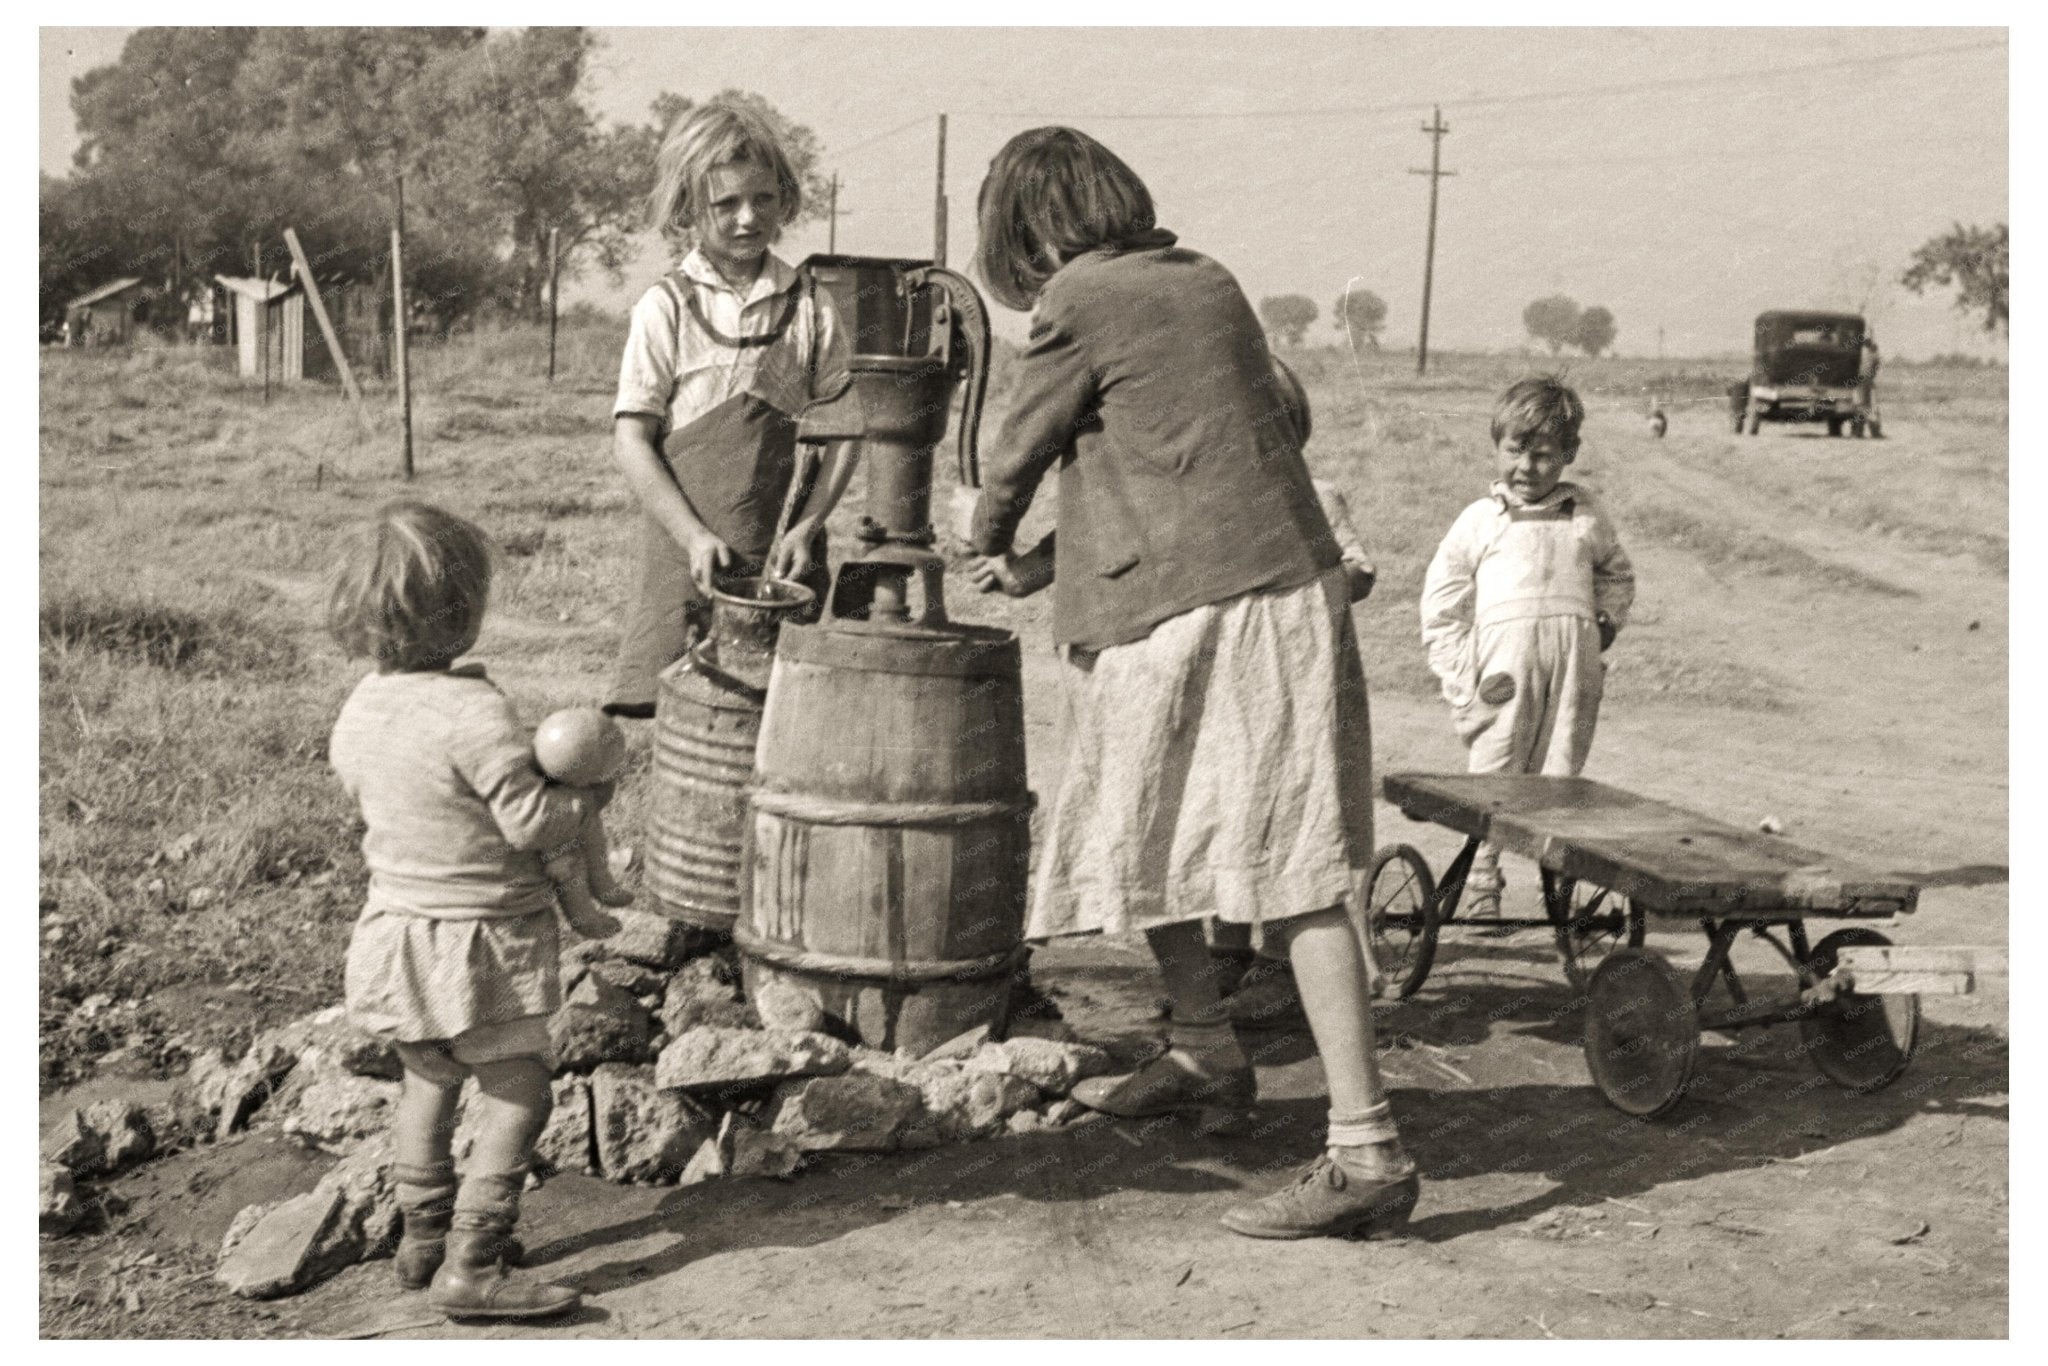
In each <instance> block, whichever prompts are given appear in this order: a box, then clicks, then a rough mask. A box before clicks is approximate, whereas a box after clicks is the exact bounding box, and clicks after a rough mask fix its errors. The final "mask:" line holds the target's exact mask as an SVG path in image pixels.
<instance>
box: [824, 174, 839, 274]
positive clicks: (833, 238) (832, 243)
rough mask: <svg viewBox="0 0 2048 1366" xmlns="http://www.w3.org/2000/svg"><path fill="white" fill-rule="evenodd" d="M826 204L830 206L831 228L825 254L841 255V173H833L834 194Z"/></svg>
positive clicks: (828, 232)
mask: <svg viewBox="0 0 2048 1366" xmlns="http://www.w3.org/2000/svg"><path fill="white" fill-rule="evenodd" d="M826 203H827V204H828V205H829V206H830V209H829V213H830V216H831V226H830V227H828V228H826V229H825V253H826V255H828V256H836V255H838V254H839V172H837V171H834V172H833V173H832V193H831V195H830V196H829V197H828V198H827V200H826Z"/></svg>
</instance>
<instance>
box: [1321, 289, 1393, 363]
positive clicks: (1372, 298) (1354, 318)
mask: <svg viewBox="0 0 2048 1366" xmlns="http://www.w3.org/2000/svg"><path fill="white" fill-rule="evenodd" d="M1330 312H1331V313H1333V314H1335V315H1336V318H1337V328H1338V330H1339V331H1341V332H1344V333H1346V334H1347V335H1349V334H1353V333H1363V334H1364V335H1365V341H1366V345H1368V346H1370V347H1371V348H1372V349H1373V350H1375V351H1377V350H1379V349H1380V330H1381V329H1382V328H1384V327H1385V326H1386V325H1387V301H1386V300H1385V299H1382V298H1381V297H1380V296H1379V295H1377V294H1375V293H1373V292H1372V291H1371V290H1369V289H1347V290H1345V291H1344V292H1343V293H1342V294H1339V295H1338V296H1337V302H1336V303H1334V304H1332V305H1330Z"/></svg>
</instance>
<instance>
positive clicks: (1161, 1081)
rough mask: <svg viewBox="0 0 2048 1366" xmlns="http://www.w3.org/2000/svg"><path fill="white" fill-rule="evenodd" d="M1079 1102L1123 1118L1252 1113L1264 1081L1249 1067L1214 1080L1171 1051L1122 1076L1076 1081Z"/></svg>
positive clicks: (1075, 1094) (1227, 1073) (1075, 1095)
mask: <svg viewBox="0 0 2048 1366" xmlns="http://www.w3.org/2000/svg"><path fill="white" fill-rule="evenodd" d="M1072 1095H1073V1098H1074V1099H1075V1100H1077V1101H1079V1102H1081V1104H1083V1105H1085V1106H1087V1107H1088V1108H1089V1109H1091V1110H1100V1111H1102V1112H1103V1113H1104V1114H1106V1115H1115V1116H1117V1117H1118V1118H1119V1119H1143V1118H1146V1117H1148V1116H1151V1115H1171V1114H1186V1113H1193V1114H1196V1115H1198V1116H1204V1117H1206V1116H1208V1115H1209V1114H1210V1113H1211V1112H1218V1111H1222V1112H1229V1111H1239V1110H1248V1109H1250V1108H1251V1106H1252V1103H1253V1102H1254V1101H1255V1100H1256V1099H1257V1098H1258V1078H1257V1077H1256V1076H1255V1075H1254V1074H1253V1072H1252V1069H1251V1068H1250V1067H1249V1066H1246V1067H1239V1068H1233V1069H1232V1070H1231V1071H1228V1072H1222V1073H1218V1074H1217V1075H1215V1076H1209V1075H1207V1074H1205V1073H1201V1072H1197V1071H1195V1070H1194V1069H1192V1068H1190V1067H1188V1066H1187V1065H1186V1064H1184V1063H1182V1062H1181V1060H1180V1056H1179V1055H1178V1054H1176V1053H1174V1052H1172V1051H1171V1050H1169V1051H1167V1052H1165V1053H1162V1054H1160V1055H1159V1056H1158V1057H1156V1058H1154V1059H1153V1060H1152V1061H1151V1062H1148V1063H1146V1064H1145V1065H1144V1066H1143V1067H1141V1068H1139V1069H1138V1070H1137V1071H1135V1072H1131V1073H1127V1074H1126V1075H1124V1076H1121V1077H1090V1078H1089V1079H1088V1080H1086V1081H1081V1082H1076V1083H1075V1084H1074V1089H1073V1092H1072Z"/></svg>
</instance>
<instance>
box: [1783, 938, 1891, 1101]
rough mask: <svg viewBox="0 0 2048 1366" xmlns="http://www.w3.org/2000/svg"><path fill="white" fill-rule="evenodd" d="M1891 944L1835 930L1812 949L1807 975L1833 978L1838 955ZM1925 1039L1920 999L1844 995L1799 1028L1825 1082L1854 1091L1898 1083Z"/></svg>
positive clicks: (1878, 939)
mask: <svg viewBox="0 0 2048 1366" xmlns="http://www.w3.org/2000/svg"><path fill="white" fill-rule="evenodd" d="M1891 942H1892V941H1891V940H1889V939H1887V938H1885V937H1884V936H1883V935H1881V934H1879V933H1878V932H1877V931H1876V930H1867V929H1863V928H1862V927H1860V926H1859V927H1856V928H1853V929H1846V930H1836V931H1835V932H1834V933H1833V934H1830V935H1828V936H1827V937H1826V938H1824V939H1822V940H1821V941H1820V942H1819V943H1818V944H1815V945H1814V946H1813V952H1811V953H1810V954H1808V955H1807V958H1806V966H1807V970H1808V971H1809V972H1810V973H1811V974H1812V977H1813V980H1814V981H1815V982H1819V981H1823V980H1825V979H1826V978H1828V977H1829V976H1831V975H1832V974H1833V973H1834V970H1835V958H1836V955H1837V953H1838V952H1839V951H1840V950H1842V949H1843V948H1846V947H1848V946H1850V945H1852V944H1853V945H1858V946H1863V945H1873V946H1881V945H1885V944H1889V943H1891ZM1919 1037H1920V998H1919V997H1918V996H1910V995H1882V996H1866V995H1864V994H1863V993H1862V992H1859V991H1845V992H1843V993H1842V994H1841V995H1839V996H1837V997H1835V998H1834V999H1833V1000H1832V1001H1829V1002H1827V1003H1826V1004H1824V1005H1822V1006H1820V1007H1818V1008H1817V1009H1816V1010H1815V1011H1814V1012H1813V1013H1812V1014H1811V1015H1808V1016H1806V1017H1805V1018H1804V1019H1802V1020H1800V1022H1799V1041H1800V1042H1801V1043H1802V1044H1804V1045H1805V1046H1806V1056H1807V1057H1809V1058H1811V1059H1813V1065H1814V1066H1815V1067H1817V1068H1819V1069H1820V1073H1821V1075H1822V1076H1824V1077H1826V1078H1827V1079H1828V1080H1829V1081H1831V1082H1834V1083H1835V1084H1836V1085H1837V1086H1846V1087H1847V1088H1849V1089H1850V1090H1851V1091H1862V1092H1870V1091H1881V1090H1883V1089H1884V1088H1885V1087H1887V1086H1889V1085H1891V1084H1892V1083H1893V1082H1894V1081H1896V1080H1898V1077H1899V1073H1901V1072H1903V1071H1905V1070H1906V1064H1907V1063H1908V1062H1910V1061H1911V1060H1912V1057H1913V1048H1914V1046H1915V1044H1917V1043H1918V1042H1919Z"/></svg>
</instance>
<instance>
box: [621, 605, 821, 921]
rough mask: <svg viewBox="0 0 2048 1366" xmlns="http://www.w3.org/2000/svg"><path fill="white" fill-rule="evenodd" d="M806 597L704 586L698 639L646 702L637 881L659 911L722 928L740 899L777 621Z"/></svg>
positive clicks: (796, 609) (801, 608)
mask: <svg viewBox="0 0 2048 1366" xmlns="http://www.w3.org/2000/svg"><path fill="white" fill-rule="evenodd" d="M813 601H814V598H813V595H812V594H811V593H810V592H809V591H807V590H806V589H804V588H803V587H802V586H800V585H796V584H789V583H779V582H776V581H773V580H742V581H739V582H737V583H734V584H731V585H726V586H724V587H723V589H722V590H719V591H714V592H713V593H712V629H711V633H710V635H709V636H708V637H706V639H704V640H703V641H700V642H699V643H698V644H697V646H696V647H695V648H694V649H692V650H691V651H690V652H689V653H688V654H686V655H684V656H683V657H682V658H681V659H679V660H677V661H676V662H675V663H674V664H671V665H670V666H669V667H668V668H667V669H666V670H664V671H663V672H662V675H661V680H660V690H659V692H658V693H657V695H656V699H655V707H654V800H653V803H652V812H651V815H650V817H649V820H648V836H647V873H646V885H647V889H648V891H649V892H651V893H652V894H653V896H654V900H655V903H656V906H657V908H658V909H659V910H660V911H661V912H662V913H663V914H665V915H669V916H672V917H674V918H675V919H677V920H684V921H687V922H689V923H690V924H692V925H696V926H699V927H701V928H703V929H708V930H717V931H720V932H723V933H730V932H731V930H732V925H733V920H734V918H735V917H736V916H737V915H738V913H739V907H740V860H741V854H742V846H743V845H744V843H745V838H746V821H747V784H748V782H749V781H750V780H751V779H752V777H753V773H754V749H755V745H756V742H757V741H758V740H759V738H760V735H761V711H762V707H763V706H764V705H765V703H766V701H767V697H768V690H767V686H766V685H767V681H768V670H769V665H770V663H771V661H772V659H773V651H774V642H775V634H776V630H777V628H778V626H779V624H780V622H781V620H782V619H784V618H785V617H788V616H791V615H797V614H801V613H803V612H804V611H806V610H807V609H809V608H810V607H811V606H812V604H813Z"/></svg>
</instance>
